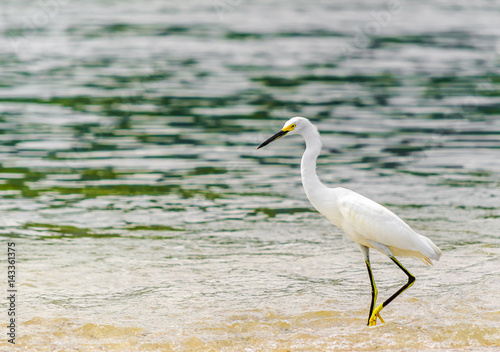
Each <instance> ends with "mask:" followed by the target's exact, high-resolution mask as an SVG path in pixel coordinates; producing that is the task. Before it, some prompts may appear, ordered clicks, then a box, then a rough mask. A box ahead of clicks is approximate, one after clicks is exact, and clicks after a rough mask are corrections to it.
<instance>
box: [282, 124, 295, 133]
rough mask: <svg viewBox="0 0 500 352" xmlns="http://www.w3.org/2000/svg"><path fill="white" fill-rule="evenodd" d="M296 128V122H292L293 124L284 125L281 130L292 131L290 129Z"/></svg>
mask: <svg viewBox="0 0 500 352" xmlns="http://www.w3.org/2000/svg"><path fill="white" fill-rule="evenodd" d="M294 129H295V124H294V123H292V124H291V125H289V126H286V127H283V128H282V129H281V130H282V131H283V132H290V131H293V130H294Z"/></svg>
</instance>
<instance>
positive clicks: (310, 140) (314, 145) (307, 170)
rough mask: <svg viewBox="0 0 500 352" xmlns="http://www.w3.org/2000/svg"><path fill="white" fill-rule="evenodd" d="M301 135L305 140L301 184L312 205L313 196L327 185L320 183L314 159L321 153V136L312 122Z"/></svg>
mask: <svg viewBox="0 0 500 352" xmlns="http://www.w3.org/2000/svg"><path fill="white" fill-rule="evenodd" d="M302 136H303V137H304V140H305V141H306V151H305V152H304V155H302V161H301V163H300V171H301V174H302V184H303V186H304V190H305V191H306V194H307V197H308V198H309V200H310V201H311V203H313V205H314V198H315V197H314V196H315V194H317V193H318V192H323V191H324V190H325V189H326V188H327V187H326V186H325V185H323V184H322V183H321V181H320V180H319V177H318V175H317V174H316V160H317V159H318V156H319V154H320V153H321V137H320V135H319V132H318V130H317V129H316V127H314V126H313V125H312V124H311V125H309V128H307V129H305V130H304V131H302Z"/></svg>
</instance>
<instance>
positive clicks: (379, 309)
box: [368, 305, 385, 326]
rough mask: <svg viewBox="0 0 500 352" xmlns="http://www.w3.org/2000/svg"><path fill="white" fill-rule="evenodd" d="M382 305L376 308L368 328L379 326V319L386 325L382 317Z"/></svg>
mask: <svg viewBox="0 0 500 352" xmlns="http://www.w3.org/2000/svg"><path fill="white" fill-rule="evenodd" d="M382 308H384V307H382V305H380V306H378V307H377V308H375V310H374V311H373V313H372V316H371V317H370V321H369V322H368V326H375V325H377V317H378V318H379V319H380V322H381V323H382V324H385V321H384V319H382V316H381V315H380V311H381V310H382Z"/></svg>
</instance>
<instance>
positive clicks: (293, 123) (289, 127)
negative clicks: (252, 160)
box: [257, 116, 311, 149]
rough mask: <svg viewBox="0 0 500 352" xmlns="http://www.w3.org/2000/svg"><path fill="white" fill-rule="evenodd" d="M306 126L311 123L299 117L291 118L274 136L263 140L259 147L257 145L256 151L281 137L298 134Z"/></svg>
mask: <svg viewBox="0 0 500 352" xmlns="http://www.w3.org/2000/svg"><path fill="white" fill-rule="evenodd" d="M308 124H309V125H310V124H311V123H310V122H309V120H308V119H306V118H305V117H300V116H296V117H292V118H291V119H290V120H288V121H287V122H285V124H284V125H283V128H282V129H281V131H279V132H278V133H276V134H275V135H273V136H271V137H270V138H268V139H267V140H265V141H264V142H263V143H262V144H261V145H259V146H258V147H257V149H260V148H262V147H265V146H266V145H268V144H269V143H271V142H274V141H275V140H277V139H280V138H281V137H284V136H286V135H291V134H296V133H299V134H300V133H301V131H302V130H303V129H304V128H305V127H306V125H308Z"/></svg>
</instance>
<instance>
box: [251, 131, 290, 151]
mask: <svg viewBox="0 0 500 352" xmlns="http://www.w3.org/2000/svg"><path fill="white" fill-rule="evenodd" d="M287 133H288V131H279V132H278V133H276V134H275V135H274V136H272V137H270V138H269V139H267V140H266V141H265V142H263V143H262V144H261V145H259V146H258V147H257V149H260V148H262V147H265V146H266V145H268V144H269V143H271V142H273V141H275V140H277V139H280V138H281V137H283V136H284V135H286V134H287Z"/></svg>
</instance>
